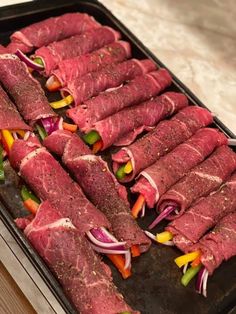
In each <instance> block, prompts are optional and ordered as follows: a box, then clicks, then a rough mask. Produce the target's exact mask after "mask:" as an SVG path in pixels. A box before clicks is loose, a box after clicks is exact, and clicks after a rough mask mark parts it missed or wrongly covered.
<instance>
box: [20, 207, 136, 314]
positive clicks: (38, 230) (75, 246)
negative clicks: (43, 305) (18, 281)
mask: <svg viewBox="0 0 236 314" xmlns="http://www.w3.org/2000/svg"><path fill="white" fill-rule="evenodd" d="M25 235H26V236H27V238H28V239H29V241H30V242H31V244H32V245H33V246H34V248H35V249H36V250H37V251H38V253H39V255H40V256H41V257H42V258H43V260H44V261H45V262H46V264H47V265H48V266H49V268H50V269H51V270H52V272H53V273H54V274H55V276H56V278H57V279H58V281H59V282H60V283H61V285H62V287H63V290H64V291H65V293H66V294H67V295H68V297H69V298H70V299H71V301H72V302H73V303H74V305H75V307H76V309H77V310H78V311H79V312H80V313H81V314H100V313H106V314H116V313H121V312H124V311H129V312H131V313H138V312H134V311H132V309H131V308H130V307H129V306H128V305H127V304H126V302H125V300H124V298H123V296H122V295H121V294H120V293H119V292H118V291H117V288H116V287H115V285H114V284H113V282H112V277H111V272H110V269H109V267H108V266H106V265H105V264H104V263H103V262H102V261H101V260H100V259H99V257H98V256H97V255H96V254H95V253H94V252H93V250H92V248H91V247H90V245H89V243H88V241H87V240H86V238H85V237H84V236H83V235H82V234H81V233H80V232H79V230H78V229H76V228H75V227H74V225H73V224H72V222H71V220H70V219H68V218H66V217H65V216H61V215H60V214H59V213H58V210H57V209H56V208H55V207H53V206H52V205H51V204H50V203H49V202H48V201H46V202H43V203H42V204H41V205H40V207H39V209H38V211H37V214H36V217H35V218H34V220H33V221H32V222H31V223H30V224H29V225H28V226H27V227H26V229H25Z"/></svg>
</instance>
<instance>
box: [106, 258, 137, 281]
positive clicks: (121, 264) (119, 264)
mask: <svg viewBox="0 0 236 314" xmlns="http://www.w3.org/2000/svg"><path fill="white" fill-rule="evenodd" d="M106 256H107V257H108V258H109V259H110V260H111V261H112V263H113V264H114V265H115V266H116V268H117V269H118V270H119V272H120V273H121V275H122V277H123V278H124V279H127V278H128V277H130V276H131V270H130V269H129V268H127V269H125V259H124V257H123V256H122V255H119V254H106Z"/></svg>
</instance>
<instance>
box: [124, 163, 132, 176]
mask: <svg viewBox="0 0 236 314" xmlns="http://www.w3.org/2000/svg"><path fill="white" fill-rule="evenodd" d="M132 171H133V166H132V163H131V161H128V162H127V164H126V165H125V168H124V172H125V174H129V173H131V172H132Z"/></svg>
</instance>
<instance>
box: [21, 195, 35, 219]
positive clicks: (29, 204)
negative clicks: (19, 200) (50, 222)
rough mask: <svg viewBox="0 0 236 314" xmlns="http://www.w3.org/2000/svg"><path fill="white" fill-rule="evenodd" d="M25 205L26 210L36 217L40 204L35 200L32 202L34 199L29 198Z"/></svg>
mask: <svg viewBox="0 0 236 314" xmlns="http://www.w3.org/2000/svg"><path fill="white" fill-rule="evenodd" d="M23 204H24V206H25V208H26V209H28V211H30V212H31V213H32V214H34V215H35V214H36V212H37V210H38V208H39V204H38V203H36V202H35V201H34V200H32V198H28V199H27V200H25V201H24V202H23Z"/></svg>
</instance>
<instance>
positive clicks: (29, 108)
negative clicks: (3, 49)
mask: <svg viewBox="0 0 236 314" xmlns="http://www.w3.org/2000/svg"><path fill="white" fill-rule="evenodd" d="M0 81H1V83H2V84H3V85H4V87H5V89H6V90H7V92H8V93H9V94H10V95H11V97H12V98H13V99H14V102H15V104H16V107H17V109H18V110H19V112H20V114H21V115H22V117H23V118H24V119H25V120H26V121H27V122H29V123H30V124H33V123H34V122H35V121H37V120H38V119H41V118H47V117H52V116H56V114H55V113H54V111H53V110H52V109H51V107H50V105H49V103H48V100H47V97H46V96H45V94H44V91H43V89H42V87H41V85H40V84H39V82H38V81H37V80H35V79H34V78H33V77H32V75H31V74H30V73H29V71H28V68H27V66H26V65H25V63H23V62H21V61H20V60H19V59H18V58H17V57H16V56H14V55H10V54H5V55H0Z"/></svg>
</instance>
